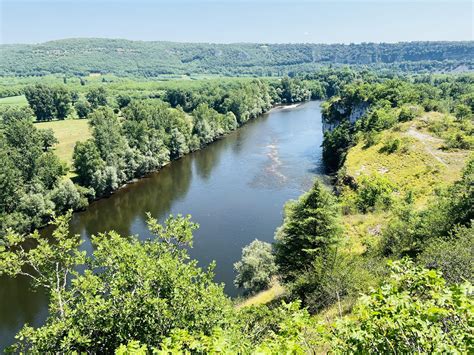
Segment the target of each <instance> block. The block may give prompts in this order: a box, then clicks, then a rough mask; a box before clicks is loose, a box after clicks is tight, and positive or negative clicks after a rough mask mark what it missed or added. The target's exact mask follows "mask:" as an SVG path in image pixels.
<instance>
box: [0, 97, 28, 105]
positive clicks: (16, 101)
mask: <svg viewBox="0 0 474 355" xmlns="http://www.w3.org/2000/svg"><path fill="white" fill-rule="evenodd" d="M3 105H4V106H7V105H18V106H26V105H28V102H27V101H26V97H25V96H24V95H18V96H10V97H4V98H2V99H0V106H3Z"/></svg>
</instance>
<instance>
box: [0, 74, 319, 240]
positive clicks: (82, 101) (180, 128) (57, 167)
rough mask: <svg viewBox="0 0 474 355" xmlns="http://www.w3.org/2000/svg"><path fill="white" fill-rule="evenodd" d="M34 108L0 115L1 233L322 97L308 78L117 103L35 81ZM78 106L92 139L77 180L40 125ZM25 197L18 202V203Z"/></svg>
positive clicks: (76, 160)
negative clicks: (274, 112) (279, 108)
mask: <svg viewBox="0 0 474 355" xmlns="http://www.w3.org/2000/svg"><path fill="white" fill-rule="evenodd" d="M25 95H26V97H27V100H28V103H29V107H26V108H19V107H10V108H7V109H4V110H2V111H1V112H0V115H1V117H2V121H1V122H2V125H1V128H0V139H1V142H2V144H1V150H2V161H3V162H4V164H3V167H2V170H1V175H0V183H1V185H2V186H4V188H3V189H2V199H1V200H0V215H1V218H0V222H1V223H0V230H2V231H5V230H6V229H7V228H13V229H14V230H18V231H26V230H28V229H30V228H37V227H40V226H42V225H44V224H45V223H46V222H47V220H48V219H49V218H50V215H51V213H52V212H53V211H54V212H56V213H63V212H65V211H67V210H68V209H73V210H77V209H81V208H84V207H85V206H86V205H87V203H88V201H91V200H93V199H95V198H99V197H101V196H105V195H107V194H110V193H112V192H114V191H115V190H116V189H118V188H119V187H120V186H122V185H123V184H124V183H126V182H128V181H131V180H132V179H134V178H137V177H141V176H144V175H145V174H147V173H150V172H152V171H156V170H158V169H160V168H161V167H162V166H164V165H165V164H167V163H168V162H170V161H171V160H173V159H179V158H180V157H182V156H183V155H185V154H187V153H189V152H192V151H196V150H198V149H201V148H202V147H204V146H206V145H207V144H209V143H211V142H213V141H214V140H216V139H219V138H220V137H222V136H224V135H225V134H227V133H229V132H230V131H233V130H235V129H236V128H238V127H239V126H241V125H243V124H245V123H246V122H247V121H248V120H249V119H252V118H255V117H257V116H259V115H261V114H262V113H264V112H266V111H268V110H269V109H270V108H271V107H272V106H273V105H276V104H279V103H292V102H300V101H306V100H309V99H310V98H311V97H314V95H320V93H318V92H316V91H314V93H312V91H311V87H310V86H309V84H308V82H307V81H304V80H300V79H290V78H284V79H282V80H281V81H278V82H273V83H269V82H267V81H265V80H259V79H255V80H251V81H247V82H230V84H229V83H227V84H225V85H224V84H223V85H222V86H220V85H212V86H209V87H207V88H206V90H201V89H189V90H188V89H180V88H178V89H169V90H167V91H166V92H164V93H162V94H160V98H141V97H140V98H132V97H130V96H128V95H125V94H118V95H116V96H115V97H114V96H111V95H110V93H109V92H108V91H107V90H106V89H105V88H104V87H97V88H92V89H90V90H88V91H87V92H85V94H84V95H78V94H77V93H76V92H74V91H72V90H69V89H68V88H67V87H66V86H52V85H47V84H42V83H38V84H35V85H33V86H29V87H27V88H26V89H25ZM72 110H75V111H76V112H77V114H78V115H79V116H80V117H84V118H87V119H88V122H89V124H90V129H91V131H92V138H91V139H89V140H86V141H83V142H77V144H76V146H75V148H74V154H73V166H72V167H73V169H74V172H75V173H76V175H77V177H75V179H74V181H75V182H76V183H75V184H74V183H73V182H72V181H71V180H70V179H69V178H67V177H66V174H67V172H68V170H69V167H67V166H66V165H65V164H64V163H62V162H60V161H59V159H58V158H57V156H56V155H55V154H54V145H55V144H56V143H57V140H56V138H55V137H54V134H53V132H52V130H51V129H49V130H40V129H37V128H36V126H35V125H34V123H33V121H34V120H36V121H45V120H46V121H48V120H52V119H65V118H66V117H67V116H68V114H69V113H70V112H71V111H72ZM17 201H21V203H17Z"/></svg>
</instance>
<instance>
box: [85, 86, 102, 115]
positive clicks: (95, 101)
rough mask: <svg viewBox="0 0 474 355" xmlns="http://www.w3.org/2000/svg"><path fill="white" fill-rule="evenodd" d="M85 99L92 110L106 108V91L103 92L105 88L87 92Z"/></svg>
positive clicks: (100, 87)
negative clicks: (100, 107)
mask: <svg viewBox="0 0 474 355" xmlns="http://www.w3.org/2000/svg"><path fill="white" fill-rule="evenodd" d="M86 99H87V102H88V103H89V105H90V106H91V108H92V109H93V110H94V109H96V108H98V107H99V106H106V105H107V90H105V88H104V87H102V86H99V87H98V88H94V89H91V90H89V92H87V94H86Z"/></svg>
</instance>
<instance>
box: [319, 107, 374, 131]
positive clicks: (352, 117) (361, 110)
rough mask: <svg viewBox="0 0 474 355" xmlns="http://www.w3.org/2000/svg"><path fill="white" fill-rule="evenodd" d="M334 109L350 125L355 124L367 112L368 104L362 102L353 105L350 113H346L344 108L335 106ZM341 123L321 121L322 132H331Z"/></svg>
mask: <svg viewBox="0 0 474 355" xmlns="http://www.w3.org/2000/svg"><path fill="white" fill-rule="evenodd" d="M335 109H336V110H337V111H338V112H339V113H340V114H342V115H343V116H344V117H347V119H348V120H349V122H350V123H355V122H356V121H357V120H358V119H360V118H361V117H362V116H364V115H365V113H366V112H367V110H368V109H369V103H368V102H366V101H364V102H360V103H358V104H356V105H354V106H353V107H352V108H351V109H350V112H347V111H346V109H345V108H344V107H341V106H339V105H337V106H335ZM340 123H341V122H340V121H332V122H328V121H326V120H325V119H323V132H327V131H332V130H333V129H334V128H336V127H337V126H338V125H339V124H340Z"/></svg>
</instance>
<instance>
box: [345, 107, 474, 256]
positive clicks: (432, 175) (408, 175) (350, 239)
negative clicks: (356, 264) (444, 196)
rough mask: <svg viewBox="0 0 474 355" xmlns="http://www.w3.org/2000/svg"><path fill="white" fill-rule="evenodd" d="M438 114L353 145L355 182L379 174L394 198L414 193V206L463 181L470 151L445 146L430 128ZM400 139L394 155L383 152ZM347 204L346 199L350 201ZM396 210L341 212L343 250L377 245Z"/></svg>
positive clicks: (350, 162) (349, 169)
mask: <svg viewBox="0 0 474 355" xmlns="http://www.w3.org/2000/svg"><path fill="white" fill-rule="evenodd" d="M439 116H440V114H438V113H435V112H432V113H426V114H424V115H423V116H422V117H419V118H417V119H415V120H413V121H411V122H405V123H402V124H399V125H397V126H396V127H394V128H393V129H391V130H388V131H384V132H381V133H380V135H379V137H378V139H377V140H376V141H377V142H378V143H376V144H374V145H372V146H370V147H365V141H363V140H361V141H360V142H359V143H358V144H357V145H356V146H354V147H352V148H351V149H349V152H348V154H347V158H346V162H345V164H344V166H345V171H346V174H347V175H349V176H351V177H352V178H354V179H355V180H356V181H358V180H360V179H361V178H362V177H363V176H370V175H374V174H379V175H382V176H384V177H385V178H386V179H388V180H389V181H390V182H391V183H392V184H393V185H394V186H395V193H394V198H395V199H396V198H403V197H404V196H406V194H407V193H408V192H409V191H411V192H412V193H413V197H414V206H415V208H416V209H422V208H424V207H425V206H426V205H427V204H428V202H429V201H430V199H431V198H432V197H433V196H434V194H435V191H436V190H437V189H439V188H444V187H447V186H449V185H451V184H452V183H453V182H455V181H456V180H459V179H460V177H461V174H462V169H463V168H464V166H465V164H466V161H467V159H468V157H469V156H470V154H472V152H471V151H469V150H443V149H442V148H443V146H444V145H445V140H444V139H442V138H440V137H439V136H437V135H435V134H434V133H433V132H430V125H429V124H427V123H426V122H437V121H438V120H439ZM394 140H398V141H399V147H398V149H397V150H396V151H394V152H392V153H387V152H384V150H383V147H384V146H386V144H387V142H391V141H394ZM351 194H352V195H354V194H355V192H352V191H351V190H350V189H346V190H343V194H342V200H343V201H344V200H345V201H349V203H348V204H351V203H350V201H352V200H351V196H352V195H351ZM346 204H347V202H346ZM393 213H394V212H393V211H391V210H389V211H385V212H382V211H374V212H368V213H365V214H362V213H358V212H354V211H350V212H349V213H347V214H346V215H344V216H343V224H344V230H345V233H346V237H347V241H346V245H345V250H346V251H348V252H349V253H353V254H361V253H363V252H364V251H365V249H366V246H367V245H372V246H374V245H376V244H377V241H378V240H379V239H380V235H381V233H382V231H383V229H384V228H385V227H386V225H387V223H389V221H390V218H391V216H392V215H393Z"/></svg>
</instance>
